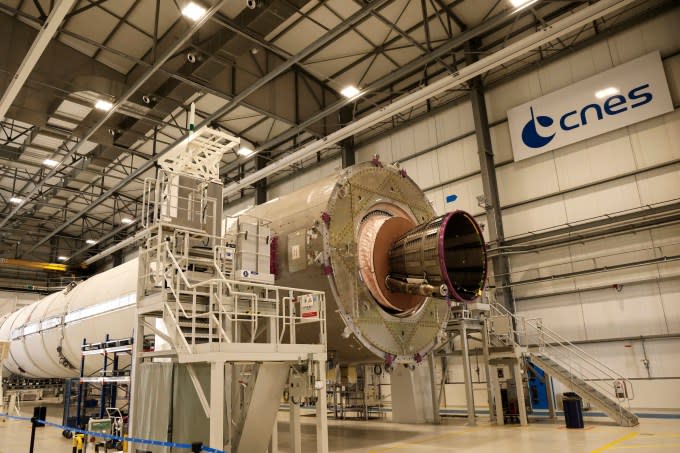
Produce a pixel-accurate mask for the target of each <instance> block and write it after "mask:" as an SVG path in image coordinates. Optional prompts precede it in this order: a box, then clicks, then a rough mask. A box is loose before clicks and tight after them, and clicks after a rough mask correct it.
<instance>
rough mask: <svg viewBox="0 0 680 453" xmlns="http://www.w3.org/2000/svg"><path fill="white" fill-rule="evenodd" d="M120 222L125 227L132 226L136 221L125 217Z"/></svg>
mask: <svg viewBox="0 0 680 453" xmlns="http://www.w3.org/2000/svg"><path fill="white" fill-rule="evenodd" d="M120 221H121V222H122V223H123V224H125V225H130V224H131V223H132V222H133V221H134V220H132V219H131V218H130V217H123V218H122V219H120Z"/></svg>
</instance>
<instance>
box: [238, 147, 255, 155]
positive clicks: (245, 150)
mask: <svg viewBox="0 0 680 453" xmlns="http://www.w3.org/2000/svg"><path fill="white" fill-rule="evenodd" d="M254 152H255V151H253V150H252V149H250V148H248V147H247V146H241V147H240V148H239V149H238V151H236V154H238V155H239V156H242V157H248V156H250V155H252V154H253V153H254Z"/></svg>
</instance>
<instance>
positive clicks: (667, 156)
mask: <svg viewBox="0 0 680 453" xmlns="http://www.w3.org/2000/svg"><path fill="white" fill-rule="evenodd" d="M628 131H629V132H630V143H631V145H632V149H633V153H634V155H635V162H636V164H637V168H639V169H643V168H647V167H651V166H653V165H658V164H661V163H664V162H669V161H673V160H677V159H680V147H678V146H677V143H680V110H675V111H673V112H671V113H668V114H666V115H663V116H660V117H657V118H652V119H650V120H647V121H644V122H642V123H639V124H634V125H632V126H630V127H629V128H628Z"/></svg>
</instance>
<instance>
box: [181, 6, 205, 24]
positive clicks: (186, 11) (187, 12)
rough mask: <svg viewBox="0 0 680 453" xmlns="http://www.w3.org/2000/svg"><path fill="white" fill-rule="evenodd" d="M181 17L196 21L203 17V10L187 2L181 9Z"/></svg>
mask: <svg viewBox="0 0 680 453" xmlns="http://www.w3.org/2000/svg"><path fill="white" fill-rule="evenodd" d="M182 15H183V16H185V17H188V18H189V19H191V20H193V21H197V20H198V19H200V18H201V17H203V16H205V8H203V7H202V6H201V5H199V4H197V3H194V2H189V3H187V5H186V6H185V7H184V8H182Z"/></svg>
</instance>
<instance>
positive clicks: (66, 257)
mask: <svg viewBox="0 0 680 453" xmlns="http://www.w3.org/2000/svg"><path fill="white" fill-rule="evenodd" d="M57 259H58V260H59V261H66V260H68V256H58V257H57Z"/></svg>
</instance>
